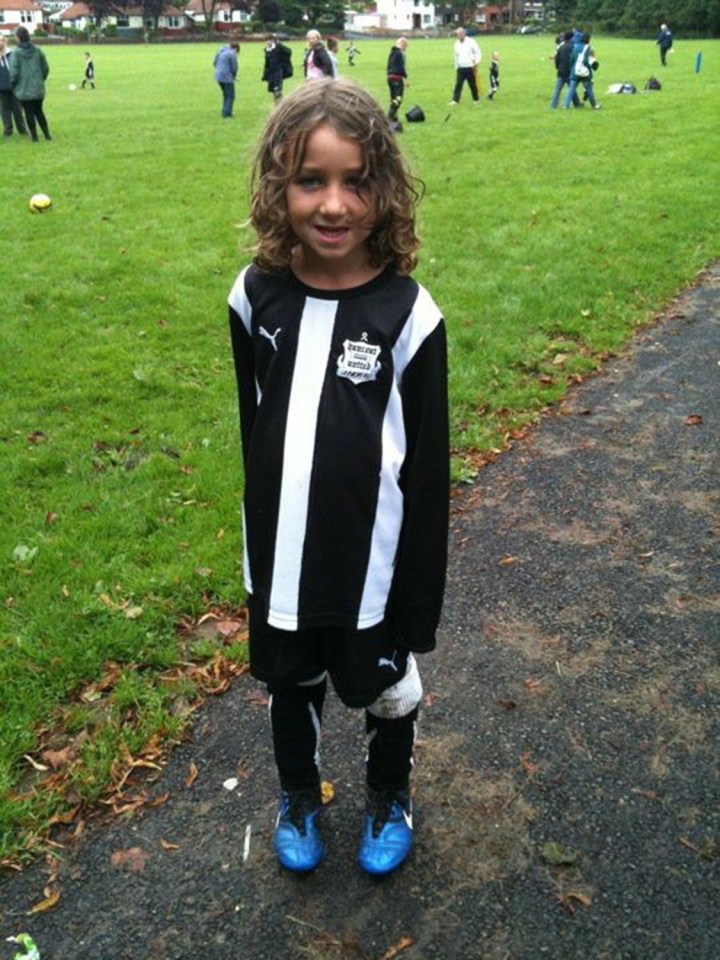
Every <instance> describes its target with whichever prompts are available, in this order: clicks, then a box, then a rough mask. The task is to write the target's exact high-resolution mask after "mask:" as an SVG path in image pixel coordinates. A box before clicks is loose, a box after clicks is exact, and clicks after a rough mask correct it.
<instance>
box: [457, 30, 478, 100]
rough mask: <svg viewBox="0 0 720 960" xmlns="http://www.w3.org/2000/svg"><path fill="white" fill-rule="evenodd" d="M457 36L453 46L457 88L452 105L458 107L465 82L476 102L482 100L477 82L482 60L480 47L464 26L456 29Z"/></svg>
mask: <svg viewBox="0 0 720 960" xmlns="http://www.w3.org/2000/svg"><path fill="white" fill-rule="evenodd" d="M455 36H456V37H457V39H456V41H455V46H454V48H453V52H454V56H455V89H454V90H453V95H452V100H451V101H450V106H451V107H456V106H457V105H458V103H459V102H460V94H461V93H462V88H463V84H464V83H467V85H468V86H469V87H470V93H471V95H472V98H473V100H474V101H475V103H479V102H480V96H479V94H478V84H477V68H478V66H479V64H480V61H481V60H482V53H481V51H480V47H479V46H478V45H477V43H476V42H475V41H474V40H473V39H472V37H468V35H467V33H466V32H465V28H464V27H458V29H457V30H456V31H455Z"/></svg>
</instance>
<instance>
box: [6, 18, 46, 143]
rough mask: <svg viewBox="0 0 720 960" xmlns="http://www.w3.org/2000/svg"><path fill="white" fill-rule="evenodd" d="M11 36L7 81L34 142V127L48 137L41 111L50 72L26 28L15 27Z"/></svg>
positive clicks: (35, 138) (35, 130) (36, 137)
mask: <svg viewBox="0 0 720 960" xmlns="http://www.w3.org/2000/svg"><path fill="white" fill-rule="evenodd" d="M15 36H16V38H17V42H18V45H17V47H16V48H15V50H13V54H12V56H11V57H10V84H11V86H12V89H13V93H14V94H15V96H16V97H17V99H18V100H19V101H20V104H21V106H22V108H23V113H24V114H25V123H26V125H27V128H28V130H29V131H30V137H31V138H32V140H34V141H35V142H36V143H37V140H38V135H37V128H38V126H39V127H40V129H41V130H42V132H43V135H44V136H45V139H46V140H52V137H51V136H50V128H49V126H48V122H47V118H46V117H45V112H44V110H43V100H44V99H45V80H46V78H47V76H48V74H49V73H50V67H49V65H48V62H47V58H46V57H45V54H44V53H43V51H42V50H41V49H40V47H36V46H35V44H33V43H30V34H29V32H28V28H27V27H18V28H17V30H16V31H15Z"/></svg>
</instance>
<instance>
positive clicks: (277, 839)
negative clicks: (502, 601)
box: [229, 79, 449, 874]
mask: <svg viewBox="0 0 720 960" xmlns="http://www.w3.org/2000/svg"><path fill="white" fill-rule="evenodd" d="M253 188H254V195H253V200H252V205H251V222H252V225H253V227H254V229H255V231H256V232H257V236H258V240H257V245H256V248H255V249H256V256H255V259H254V262H253V263H252V264H251V265H250V266H248V267H246V268H245V269H244V270H243V271H242V273H241V274H240V276H239V277H238V279H237V281H236V282H235V285H234V287H233V289H232V291H231V293H230V297H229V304H230V326H231V334H232V344H233V353H234V358H235V367H236V374H237V384H238V391H239V399H240V426H241V435H242V453H243V463H244V468H245V495H244V504H243V506H244V510H243V520H244V536H245V556H244V573H245V583H246V587H247V592H248V607H249V612H250V669H251V672H252V674H253V676H255V677H256V678H257V679H259V680H261V681H263V682H265V683H266V684H267V686H268V691H269V697H270V720H271V729H272V736H273V745H274V751H275V760H276V763H277V767H278V772H279V779H280V791H281V793H280V809H279V813H278V819H277V824H276V828H275V833H274V840H273V844H274V848H275V852H276V854H277V857H278V859H279V861H280V863H281V864H282V865H283V866H284V867H286V868H287V869H289V870H293V871H300V872H301V871H307V870H312V869H314V868H315V867H317V866H318V864H319V863H320V862H321V860H322V859H323V857H324V855H325V847H324V843H323V840H322V837H321V834H320V830H319V826H318V819H319V816H318V815H319V812H320V807H321V799H320V771H319V766H318V756H319V740H320V727H321V721H322V710H323V702H324V698H325V693H326V689H327V678H328V676H329V677H330V680H331V681H332V684H333V686H334V688H335V690H336V692H337V694H338V696H339V697H340V699H341V700H342V701H343V702H344V703H345V704H346V705H347V706H348V707H354V708H363V709H364V710H365V722H366V731H367V735H368V749H367V758H366V777H367V794H366V797H367V800H366V812H365V818H364V826H363V831H362V836H361V839H360V845H359V850H358V859H359V863H360V865H361V867H362V868H363V869H364V870H365V871H367V872H368V873H371V874H385V873H389V872H390V871H392V870H394V869H395V868H396V867H398V866H399V865H400V864H401V863H402V862H403V861H404V860H405V858H406V857H407V856H408V854H409V853H410V850H411V849H412V844H413V833H412V805H411V799H410V771H411V767H412V754H413V745H414V737H415V725H416V720H417V716H418V707H419V704H420V700H421V697H422V685H421V682H420V677H419V674H418V670H417V664H416V661H415V657H414V655H413V654H415V653H424V652H427V651H430V650H432V649H433V648H434V647H435V632H436V628H437V625H438V621H439V618H440V610H441V606H442V598H443V591H444V582H445V567H446V555H447V529H448V488H449V449H448V415H447V360H446V346H445V330H444V324H443V319H442V316H441V314H440V311H439V309H438V308H437V306H436V305H435V304H434V302H433V300H432V299H431V297H430V295H429V294H428V293H427V291H426V290H424V289H423V288H422V287H421V286H420V285H419V284H418V283H417V282H416V281H414V280H413V279H411V277H410V276H409V273H410V271H411V270H412V269H413V267H414V266H415V263H416V251H417V248H418V239H417V236H416V233H415V219H414V208H415V203H416V201H417V198H418V194H417V192H416V189H415V187H414V182H413V178H412V177H411V175H410V174H409V172H408V171H407V168H406V166H405V163H404V161H403V159H402V156H401V154H400V152H399V149H398V146H397V143H396V140H395V137H394V136H393V134H392V132H391V129H390V125H389V122H388V120H387V118H385V117H384V116H383V113H382V110H381V109H380V107H379V106H378V104H377V103H376V102H375V100H373V98H372V97H371V96H370V95H369V94H368V93H367V92H365V91H364V90H363V89H362V88H360V87H358V86H357V85H356V84H354V83H353V82H351V81H349V80H344V79H340V80H335V81H332V80H319V81H317V82H316V83H311V84H305V85H303V86H302V87H299V88H297V89H296V90H294V91H293V92H292V94H290V96H288V97H287V98H286V99H284V100H283V101H281V103H280V105H279V106H278V107H277V109H276V110H275V111H274V113H273V114H272V116H271V117H270V119H269V121H268V124H267V126H266V128H265V131H264V133H263V135H262V137H261V140H260V145H259V148H258V154H257V157H256V161H255V166H254V174H253Z"/></svg>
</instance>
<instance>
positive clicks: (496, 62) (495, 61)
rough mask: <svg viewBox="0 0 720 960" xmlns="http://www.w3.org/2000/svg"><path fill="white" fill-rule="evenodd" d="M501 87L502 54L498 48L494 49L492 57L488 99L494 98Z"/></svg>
mask: <svg viewBox="0 0 720 960" xmlns="http://www.w3.org/2000/svg"><path fill="white" fill-rule="evenodd" d="M499 89H500V54H499V53H498V52H497V50H494V51H493V55H492V57H491V59H490V93H489V94H488V100H492V98H493V97H494V96H495V94H496V93H497V92H498V90H499Z"/></svg>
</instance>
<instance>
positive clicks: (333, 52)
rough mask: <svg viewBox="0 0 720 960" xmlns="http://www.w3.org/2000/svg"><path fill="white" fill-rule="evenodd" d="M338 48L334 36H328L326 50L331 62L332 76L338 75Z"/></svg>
mask: <svg viewBox="0 0 720 960" xmlns="http://www.w3.org/2000/svg"><path fill="white" fill-rule="evenodd" d="M338 49H339V47H338V42H337V40H336V39H335V37H328V39H327V52H328V56H329V57H330V61H331V62H332V68H333V72H332V75H333V76H334V77H339V76H340V65H339V63H338Z"/></svg>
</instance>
